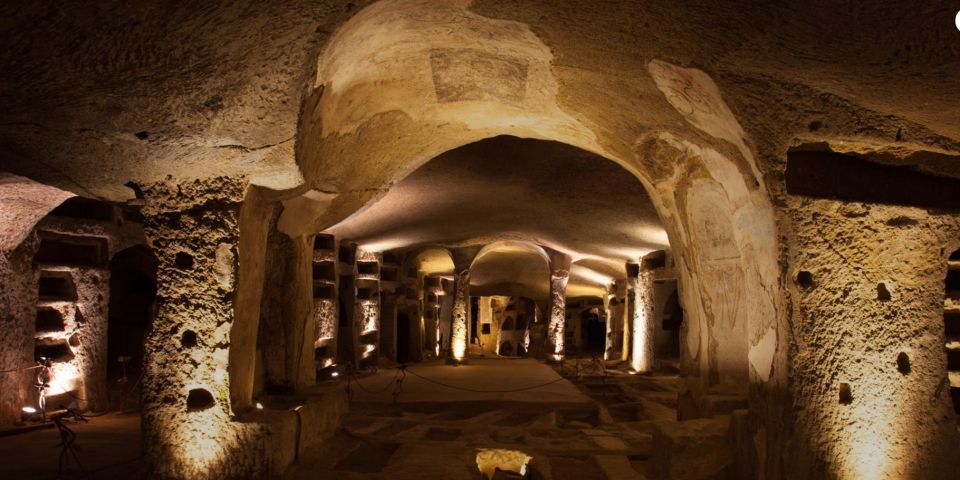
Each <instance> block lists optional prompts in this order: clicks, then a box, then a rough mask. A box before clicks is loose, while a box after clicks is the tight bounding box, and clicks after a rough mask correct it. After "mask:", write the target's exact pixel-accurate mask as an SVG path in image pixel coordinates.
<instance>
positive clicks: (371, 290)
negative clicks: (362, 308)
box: [357, 283, 380, 300]
mask: <svg viewBox="0 0 960 480" xmlns="http://www.w3.org/2000/svg"><path fill="white" fill-rule="evenodd" d="M379 294H380V288H378V287H377V286H376V285H370V284H369V283H359V284H358V286H357V299H359V300H376V299H377V296H378V295H379Z"/></svg>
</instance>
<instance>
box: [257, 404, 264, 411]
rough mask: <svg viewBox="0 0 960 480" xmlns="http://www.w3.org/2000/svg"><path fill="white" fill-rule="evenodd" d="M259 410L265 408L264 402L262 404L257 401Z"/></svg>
mask: <svg viewBox="0 0 960 480" xmlns="http://www.w3.org/2000/svg"><path fill="white" fill-rule="evenodd" d="M257 410H263V404H262V403H260V402H257Z"/></svg>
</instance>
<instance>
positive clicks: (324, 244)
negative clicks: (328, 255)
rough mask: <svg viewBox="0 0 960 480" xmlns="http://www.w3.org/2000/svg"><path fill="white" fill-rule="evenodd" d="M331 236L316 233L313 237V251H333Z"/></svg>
mask: <svg viewBox="0 0 960 480" xmlns="http://www.w3.org/2000/svg"><path fill="white" fill-rule="evenodd" d="M334 243H335V242H334V239H333V235H327V234H323V233H318V234H317V236H316V237H313V249H314V250H323V251H330V252H332V251H333V247H334Z"/></svg>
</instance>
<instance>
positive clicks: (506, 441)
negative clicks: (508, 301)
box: [0, 359, 711, 480]
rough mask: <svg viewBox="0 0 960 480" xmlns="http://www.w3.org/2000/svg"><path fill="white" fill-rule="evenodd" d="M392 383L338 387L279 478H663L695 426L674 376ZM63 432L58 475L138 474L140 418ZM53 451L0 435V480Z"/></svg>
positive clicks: (492, 370)
mask: <svg viewBox="0 0 960 480" xmlns="http://www.w3.org/2000/svg"><path fill="white" fill-rule="evenodd" d="M561 372H562V374H563V376H561V375H560V373H561ZM397 376H398V372H397V371H396V370H395V369H381V370H380V371H379V372H377V373H373V374H370V373H366V374H364V375H362V376H356V377H355V376H346V375H345V376H342V377H341V378H339V379H338V380H339V382H340V385H341V386H342V387H343V388H347V385H348V384H349V385H350V390H351V394H352V397H353V398H352V401H351V404H350V410H349V413H348V414H347V415H346V416H345V417H344V418H343V421H342V426H341V428H340V430H339V431H338V433H337V434H336V435H335V436H334V437H333V438H331V439H330V440H328V441H326V442H324V443H322V444H320V445H318V446H317V447H315V448H313V449H312V450H310V451H308V452H306V453H305V454H303V455H302V456H301V458H300V460H299V463H298V464H297V465H296V466H295V467H294V468H292V469H291V471H289V472H288V474H287V475H286V476H285V478H291V479H334V480H336V479H343V480H361V479H363V480H366V479H386V478H390V479H398V480H403V479H418V480H419V479H424V478H429V479H480V478H482V477H481V476H480V473H479V471H478V468H477V463H476V456H477V453H478V449H481V448H502V449H508V450H516V451H520V452H523V453H525V454H527V455H529V456H531V457H532V458H533V460H532V461H531V463H530V468H531V471H532V472H533V478H537V479H546V480H551V479H552V480H566V479H570V480H590V479H617V480H621V479H623V480H631V479H643V478H651V479H653V478H662V477H663V476H662V475H658V474H656V472H655V468H654V467H655V465H654V462H655V457H656V455H653V454H654V453H655V452H654V450H653V449H654V438H655V437H656V436H657V435H658V433H657V432H661V433H660V435H662V432H665V431H666V432H668V433H669V435H673V437H669V440H673V439H674V438H681V437H682V435H684V434H686V433H685V432H675V433H670V429H675V428H676V426H677V425H681V426H683V425H687V424H690V425H693V423H690V422H683V423H679V424H678V422H676V419H677V410H676V402H677V391H678V388H679V377H677V376H676V375H671V374H661V375H654V376H640V375H629V374H626V373H625V372H623V371H620V370H609V371H608V370H605V369H604V368H603V366H602V365H598V364H596V363H590V362H581V364H580V365H578V364H577V362H576V360H571V361H568V362H567V363H566V364H564V365H563V366H562V368H561V367H559V366H554V367H550V366H547V365H545V364H543V363H540V362H536V361H534V360H527V359H509V360H504V359H481V360H474V361H472V362H471V364H470V365H466V366H456V367H455V366H450V365H445V364H443V363H442V362H426V363H420V364H415V365H413V366H411V367H410V369H409V370H408V371H407V372H406V376H405V377H404V381H403V382H402V390H401V392H400V394H399V396H398V397H397V402H396V403H394V392H395V390H396V378H397ZM357 382H359V384H358V383H357ZM529 387H535V388H529ZM70 427H71V428H72V429H73V430H74V431H75V432H76V434H77V441H76V445H77V446H78V447H79V448H80V450H79V451H78V455H79V458H80V460H81V462H82V464H83V467H84V468H85V470H86V472H87V473H89V474H90V475H89V477H85V476H83V475H81V474H80V472H79V470H78V469H77V467H76V465H75V464H73V463H72V464H71V465H70V469H69V470H68V471H67V474H66V475H62V476H60V477H59V478H90V479H95V480H112V479H126V478H137V477H142V476H144V472H143V469H144V467H143V462H142V459H141V458H140V436H139V435H140V431H139V414H137V413H132V414H123V415H120V414H108V415H104V416H100V417H95V418H91V419H90V421H89V423H78V424H70ZM708 427H709V426H708ZM695 434H696V435H700V432H695ZM660 438H661V440H660V441H662V440H663V437H660ZM57 443H59V434H58V433H57V431H56V430H53V429H46V430H38V431H32V432H27V433H21V434H17V435H9V436H0V478H2V479H7V478H11V479H13V478H31V479H41V480H42V479H48V478H49V479H53V478H58V477H57V459H58V456H59V454H60V449H59V448H57V447H55V445H57ZM698 448H700V449H704V448H702V447H698ZM705 449H706V450H709V449H710V448H705ZM694 454H695V455H698V456H699V455H700V454H699V453H697V452H694ZM685 463H689V462H685ZM683 478H711V477H710V476H703V475H700V474H699V473H698V474H697V475H693V476H690V477H683Z"/></svg>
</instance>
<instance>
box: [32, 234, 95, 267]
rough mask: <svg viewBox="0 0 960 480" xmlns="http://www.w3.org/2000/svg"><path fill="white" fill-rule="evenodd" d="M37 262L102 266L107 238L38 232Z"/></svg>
mask: <svg viewBox="0 0 960 480" xmlns="http://www.w3.org/2000/svg"><path fill="white" fill-rule="evenodd" d="M34 259H35V260H36V261H37V263H41V264H51V265H76V266H83V267H103V266H105V265H106V264H107V239H105V238H102V237H81V236H76V235H60V234H56V233H51V232H40V247H39V248H38V249H37V255H36V256H35V257H34Z"/></svg>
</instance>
